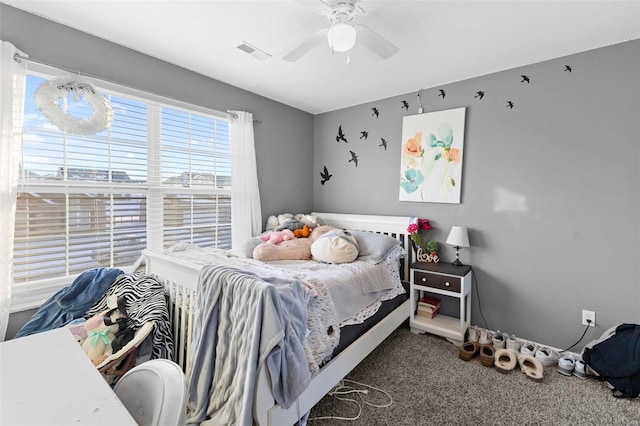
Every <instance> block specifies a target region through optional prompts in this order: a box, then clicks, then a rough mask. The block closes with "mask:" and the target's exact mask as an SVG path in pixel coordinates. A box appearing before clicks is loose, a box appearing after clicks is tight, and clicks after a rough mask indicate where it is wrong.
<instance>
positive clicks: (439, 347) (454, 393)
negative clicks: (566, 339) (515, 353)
mask: <svg viewBox="0 0 640 426" xmlns="http://www.w3.org/2000/svg"><path fill="white" fill-rule="evenodd" d="M347 378H348V379H351V380H355V381H358V382H361V383H366V384H368V385H372V386H375V387H378V388H381V389H384V390H385V391H387V392H388V393H389V394H391V396H392V397H393V403H392V405H391V406H389V407H388V408H374V407H369V406H366V405H364V404H362V405H363V414H362V416H361V417H360V418H359V419H357V420H355V421H352V422H347V421H343V420H310V421H309V423H308V424H309V425H310V426H323V425H334V424H335V425H344V424H353V425H398V426H400V425H407V426H408V425H411V426H415V425H640V398H635V399H631V400H630V399H616V398H614V397H613V396H612V395H611V391H610V390H609V388H608V387H607V386H606V384H604V383H602V382H599V381H596V380H594V379H589V378H587V379H580V378H578V377H574V376H572V377H567V376H563V375H562V374H560V373H558V372H557V370H556V367H546V368H545V372H544V379H543V381H542V382H541V383H536V382H534V381H532V380H531V379H529V378H528V377H527V376H526V375H525V374H523V373H521V372H520V369H519V367H516V369H515V370H512V371H511V372H509V373H508V374H502V373H500V372H498V370H496V369H495V368H489V367H484V366H483V365H482V364H480V360H479V359H478V357H476V358H474V359H472V360H471V361H469V362H465V361H462V360H461V359H459V358H458V348H457V347H456V346H454V345H453V344H451V343H449V342H448V341H446V340H445V339H443V338H440V337H437V336H433V335H430V334H422V335H416V334H413V333H411V332H410V331H409V329H408V327H406V326H402V327H400V328H399V329H398V330H396V331H395V332H394V333H393V334H392V335H391V336H389V338H387V339H386V340H385V341H384V342H383V343H382V345H380V346H379V347H378V348H376V349H375V350H374V351H373V352H372V353H371V355H369V357H367V358H366V359H365V360H364V361H363V362H362V363H361V364H360V365H359V366H358V367H356V368H355V370H354V371H352V372H351V374H349V375H348V376H347ZM380 401H382V400H381V399H378V402H380ZM356 413H357V407H355V405H353V404H350V403H347V402H343V401H338V400H336V399H335V398H333V397H332V396H325V397H324V398H323V399H322V401H320V402H319V403H318V404H317V405H316V406H315V407H314V408H313V409H312V410H311V415H310V417H319V416H342V417H352V416H354V415H355V414H356Z"/></svg>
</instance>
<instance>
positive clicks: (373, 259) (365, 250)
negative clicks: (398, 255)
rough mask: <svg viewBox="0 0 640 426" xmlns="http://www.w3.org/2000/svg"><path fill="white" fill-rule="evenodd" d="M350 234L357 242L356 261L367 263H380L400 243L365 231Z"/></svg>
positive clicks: (386, 236) (388, 237) (391, 238)
mask: <svg viewBox="0 0 640 426" xmlns="http://www.w3.org/2000/svg"><path fill="white" fill-rule="evenodd" d="M351 234H353V236H354V237H356V240H357V241H358V250H359V252H360V256H359V257H358V260H366V261H367V262H369V263H374V264H378V263H380V262H382V261H383V260H384V258H385V257H387V253H389V251H390V250H391V249H392V248H394V247H395V246H397V245H400V241H398V240H396V239H395V238H393V237H390V236H388V235H384V234H376V233H375V232H365V231H351Z"/></svg>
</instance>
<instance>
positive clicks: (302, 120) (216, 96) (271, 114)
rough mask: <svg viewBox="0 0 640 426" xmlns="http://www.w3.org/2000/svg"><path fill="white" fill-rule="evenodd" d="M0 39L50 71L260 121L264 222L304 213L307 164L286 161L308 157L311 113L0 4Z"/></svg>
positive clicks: (258, 142) (309, 199)
mask: <svg viewBox="0 0 640 426" xmlns="http://www.w3.org/2000/svg"><path fill="white" fill-rule="evenodd" d="M0 40H3V41H8V42H11V43H12V44H13V45H15V46H16V47H17V48H18V49H20V50H22V51H23V52H25V53H27V54H28V55H29V57H30V58H32V59H35V60H39V61H44V62H46V63H49V64H52V65H57V66H61V67H64V68H70V69H72V70H79V71H80V72H81V73H84V74H87V75H91V76H96V77H100V78H102V79H104V80H108V81H113V82H117V83H120V84H123V85H125V86H129V87H133V88H137V89H141V90H145V91H148V92H152V93H155V94H159V95H163V96H166V97H169V98H173V99H178V100H182V101H185V102H189V103H192V104H195V105H200V106H203V107H207V108H211V109H214V110H217V111H222V112H225V111H227V110H230V109H231V110H242V111H249V112H251V113H253V117H254V118H255V119H257V120H260V121H261V123H260V124H256V125H255V127H254V132H255V141H256V156H257V158H258V179H259V182H260V183H259V186H260V191H261V202H262V212H263V216H264V221H265V223H266V219H267V216H268V215H271V214H277V213H281V212H282V211H283V210H286V211H292V212H295V213H298V212H307V211H310V209H311V207H312V194H311V191H309V188H310V187H311V184H312V176H310V175H309V170H308V165H307V164H306V162H304V161H290V160H289V159H298V158H311V156H312V155H313V147H312V145H311V143H310V140H311V135H312V133H313V116H312V115H311V114H309V113H306V112H304V111H300V110H298V109H295V108H291V107H289V106H286V105H284V104H281V103H278V102H275V101H272V100H270V99H267V98H264V97H262V96H258V95H255V94H253V93H251V92H248V91H246V90H242V89H239V88H237V87H233V86H230V85H228V84H225V83H221V82H219V81H217V80H213V79H210V78H207V77H204V76H202V75H200V74H197V73H194V72H191V71H188V70H186V69H183V68H180V67H178V66H175V65H172V64H169V63H166V62H163V61H160V60H157V59H154V58H152V57H149V56H145V55H142V54H140V53H138V52H135V51H133V50H130V49H127V48H124V47H122V46H119V45H115V44H113V43H110V42H108V41H105V40H103V39H100V38H97V37H94V36H91V35H89V34H87V33H83V32H80V31H76V30H74V29H71V28H69V27H66V26H63V25H60V24H57V23H54V22H52V21H49V20H45V19H42V18H40V17H38V16H36V15H32V14H29V13H26V12H23V11H21V10H19V9H16V8H13V7H10V6H7V5H5V4H0ZM283 159H287V161H286V163H287V166H286V167H282V162H283ZM265 194H266V196H265Z"/></svg>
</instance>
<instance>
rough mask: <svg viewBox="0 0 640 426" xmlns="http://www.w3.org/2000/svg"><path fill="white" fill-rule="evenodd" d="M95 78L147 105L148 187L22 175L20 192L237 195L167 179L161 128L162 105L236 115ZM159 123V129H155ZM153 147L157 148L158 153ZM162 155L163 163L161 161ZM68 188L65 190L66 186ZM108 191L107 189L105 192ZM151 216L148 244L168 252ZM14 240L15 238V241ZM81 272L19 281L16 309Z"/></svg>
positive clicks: (39, 72)
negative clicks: (59, 181) (31, 180)
mask: <svg viewBox="0 0 640 426" xmlns="http://www.w3.org/2000/svg"><path fill="white" fill-rule="evenodd" d="M65 73H67V74H68V71H66V70H64V69H59V68H55V67H52V66H49V65H44V64H38V63H34V62H30V63H29V64H28V68H27V75H35V76H37V77H42V78H46V79H49V78H52V77H53V76H56V75H63V74H65ZM86 77H87V79H90V80H91V81H92V82H93V83H94V84H95V85H96V87H98V88H99V89H100V90H101V91H105V92H108V93H109V94H111V95H113V96H119V97H123V98H127V99H132V100H134V101H137V102H142V103H145V104H146V105H147V129H148V135H147V142H146V147H147V150H148V151H147V169H146V171H147V183H146V184H145V185H144V186H141V185H140V184H126V183H118V184H117V186H114V185H112V184H111V183H102V182H82V181H77V182H74V181H65V183H64V185H60V184H57V185H56V184H52V183H50V184H48V183H46V182H39V183H28V184H25V183H24V180H23V179H22V176H21V178H20V180H19V193H25V192H29V193H34V192H41V193H47V192H50V193H67V191H66V190H65V188H74V190H86V191H87V192H89V193H96V194H99V193H101V191H110V190H111V191H112V190H114V189H117V190H121V189H127V190H131V193H132V194H135V193H143V194H145V195H146V198H147V201H149V200H151V199H153V197H154V196H155V197H156V198H155V204H154V206H156V208H157V205H158V200H160V201H159V203H160V205H162V204H163V201H162V200H163V199H164V196H165V194H187V195H196V196H197V195H208V196H228V197H229V199H230V198H231V192H232V191H231V187H230V186H229V187H228V188H219V187H216V188H212V187H210V186H206V187H198V186H190V187H187V188H185V187H184V186H182V185H167V184H166V183H163V182H162V170H161V169H162V166H161V159H162V149H161V146H162V145H161V133H162V132H161V130H162V109H163V107H166V108H170V109H174V110H178V111H182V112H185V113H188V114H198V115H203V116H206V117H208V118H212V119H215V120H221V121H226V122H227V123H228V125H230V119H231V115H230V114H229V113H223V112H220V111H216V110H213V109H210V108H206V107H202V106H199V105H195V104H192V103H188V102H185V101H182V100H178V99H172V98H169V97H166V96H162V95H158V94H155V93H152V92H148V91H144V90H140V89H136V88H132V87H129V86H126V85H122V84H118V83H115V82H111V81H107V80H103V79H100V78H97V77H93V76H86ZM152 127H153V128H152ZM152 151H153V152H152ZM153 155H156V162H155V163H154V162H153V160H152V157H153ZM158 159H160V161H157V160H158ZM62 186H64V188H63V187H62ZM102 193H107V192H102ZM149 209H150V203H149V202H147V211H148V210H149ZM150 222H152V221H150V220H149V218H148V217H147V220H146V225H145V226H146V234H147V244H146V248H148V249H152V250H156V251H158V250H159V251H162V250H163V247H162V246H163V236H162V232H160V233H159V234H160V235H159V236H158V232H153V231H157V229H155V230H152V229H151V228H152V226H153V224H151V223H150ZM160 229H161V230H165V229H166V228H165V226H164V225H161V226H160ZM11 244H13V242H11ZM140 262H141V259H138V261H137V262H135V263H134V264H132V265H128V266H124V267H123V266H117V267H118V268H120V269H122V270H123V271H124V272H126V273H130V272H133V271H135V270H136V269H137V268H138V267H139V263H140ZM78 275H79V274H73V275H69V276H64V277H55V278H47V279H43V280H37V281H31V282H27V283H13V285H12V288H11V291H12V301H11V308H10V312H12V313H13V312H19V311H24V310H29V309H34V308H37V307H39V306H41V305H42V303H44V302H45V301H46V300H47V299H49V298H50V297H51V296H52V295H53V294H55V293H56V292H57V291H59V290H60V289H62V288H64V287H66V286H68V285H69V284H71V282H72V281H73V280H74V279H75V278H76V277H77V276H78Z"/></svg>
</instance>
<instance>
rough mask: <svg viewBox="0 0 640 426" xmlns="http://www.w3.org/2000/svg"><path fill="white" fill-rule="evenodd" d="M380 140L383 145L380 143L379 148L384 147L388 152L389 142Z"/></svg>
mask: <svg viewBox="0 0 640 426" xmlns="http://www.w3.org/2000/svg"><path fill="white" fill-rule="evenodd" d="M380 140H381V141H382V142H381V143H380V145H378V146H381V147H383V148H384V150H385V151H386V150H387V141H386V140H385V139H384V138H380Z"/></svg>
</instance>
